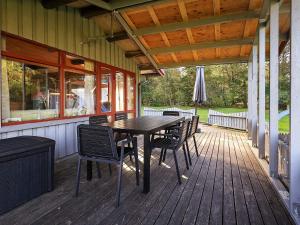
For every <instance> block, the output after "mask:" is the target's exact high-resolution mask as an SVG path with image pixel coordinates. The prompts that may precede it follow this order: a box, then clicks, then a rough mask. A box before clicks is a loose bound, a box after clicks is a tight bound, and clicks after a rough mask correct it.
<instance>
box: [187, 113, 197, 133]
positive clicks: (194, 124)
mask: <svg viewBox="0 0 300 225" xmlns="http://www.w3.org/2000/svg"><path fill="white" fill-rule="evenodd" d="M198 123H199V116H193V117H192V121H191V125H190V132H189V136H191V135H194V134H195V133H196V132H197V129H198Z"/></svg>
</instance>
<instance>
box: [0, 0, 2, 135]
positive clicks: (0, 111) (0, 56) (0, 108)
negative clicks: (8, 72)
mask: <svg viewBox="0 0 300 225" xmlns="http://www.w3.org/2000/svg"><path fill="white" fill-rule="evenodd" d="M1 11H2V1H1V0H0V129H1V126H2V55H1V51H2V35H1V31H2V12H1Z"/></svg>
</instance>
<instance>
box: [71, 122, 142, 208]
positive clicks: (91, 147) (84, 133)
mask: <svg viewBox="0 0 300 225" xmlns="http://www.w3.org/2000/svg"><path fill="white" fill-rule="evenodd" d="M77 139H78V167H77V179H76V196H78V191H79V182H80V170H81V161H82V160H90V161H95V162H103V163H109V164H115V165H117V167H118V170H119V174H118V186H117V196H116V206H117V207H118V206H119V205H120V191H121V183H122V168H123V162H124V158H125V157H126V156H128V155H130V154H133V155H134V157H135V167H136V184H137V185H139V162H138V152H137V139H136V138H134V139H133V147H132V148H131V147H125V144H127V143H128V140H124V141H122V146H121V147H118V146H117V145H116V142H115V140H114V137H113V130H112V129H111V128H110V127H107V126H90V125H86V124H81V125H79V126H78V127H77Z"/></svg>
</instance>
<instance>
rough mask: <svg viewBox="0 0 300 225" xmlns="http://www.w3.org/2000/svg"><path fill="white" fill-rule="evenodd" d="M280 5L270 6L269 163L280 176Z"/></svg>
mask: <svg viewBox="0 0 300 225" xmlns="http://www.w3.org/2000/svg"><path fill="white" fill-rule="evenodd" d="M279 7H280V3H279V2H277V1H273V2H272V3H271V7H270V126H269V128H270V131H269V148H270V149H269V159H270V160H269V163H270V175H271V176H272V177H277V176H278V92H279V89H278V71H279V60H278V51H279Z"/></svg>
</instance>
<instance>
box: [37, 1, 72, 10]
mask: <svg viewBox="0 0 300 225" xmlns="http://www.w3.org/2000/svg"><path fill="white" fill-rule="evenodd" d="M76 1H77V0H42V1H41V3H42V6H43V7H44V8H45V9H54V8H57V7H59V6H62V5H66V4H69V3H72V2H76Z"/></svg>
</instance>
